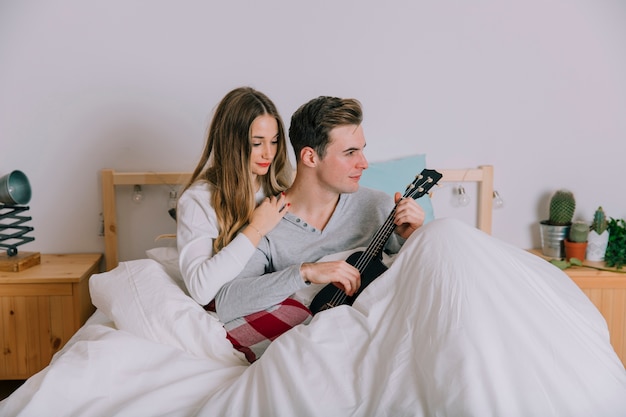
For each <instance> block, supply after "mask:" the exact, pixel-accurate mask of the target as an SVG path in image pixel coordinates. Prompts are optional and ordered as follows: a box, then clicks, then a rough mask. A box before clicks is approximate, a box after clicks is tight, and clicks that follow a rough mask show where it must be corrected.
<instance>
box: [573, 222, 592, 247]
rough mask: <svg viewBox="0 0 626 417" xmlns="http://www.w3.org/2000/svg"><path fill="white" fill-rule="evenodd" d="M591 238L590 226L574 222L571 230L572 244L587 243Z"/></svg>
mask: <svg viewBox="0 0 626 417" xmlns="http://www.w3.org/2000/svg"><path fill="white" fill-rule="evenodd" d="M587 236H589V225H588V224H587V223H585V222H574V223H572V227H570V229H569V236H568V238H569V241H570V242H586V241H587Z"/></svg>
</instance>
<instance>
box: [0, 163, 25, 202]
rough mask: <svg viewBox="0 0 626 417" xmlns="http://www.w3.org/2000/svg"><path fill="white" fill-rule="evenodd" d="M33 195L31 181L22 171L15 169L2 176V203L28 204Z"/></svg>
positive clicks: (0, 189) (0, 192)
mask: <svg viewBox="0 0 626 417" xmlns="http://www.w3.org/2000/svg"><path fill="white" fill-rule="evenodd" d="M31 195H32V193H31V190H30V183H29V182H28V178H27V177H26V174H24V173H23V172H22V171H13V172H11V173H9V174H7V175H5V176H4V177H2V178H0V203H5V204H8V205H20V204H28V202H29V201H30V197H31Z"/></svg>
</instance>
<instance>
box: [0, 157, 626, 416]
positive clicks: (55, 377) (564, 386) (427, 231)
mask: <svg viewBox="0 0 626 417" xmlns="http://www.w3.org/2000/svg"><path fill="white" fill-rule="evenodd" d="M440 172H442V174H443V178H442V181H441V182H442V183H444V184H445V183H450V184H452V183H465V182H471V183H476V184H478V186H477V188H476V189H477V193H478V198H477V199H476V202H477V215H476V225H470V224H467V222H463V221H459V220H455V219H453V218H437V219H434V220H431V221H429V222H428V223H427V224H426V225H425V226H423V227H422V228H421V229H420V230H419V231H418V232H416V233H414V234H413V236H411V238H410V239H408V240H407V242H406V243H405V245H404V247H403V249H402V250H401V251H400V253H399V254H398V255H397V256H396V257H395V258H394V260H393V264H392V265H391V266H390V268H389V269H388V270H387V272H385V273H384V274H383V275H381V276H380V277H379V278H378V279H377V280H375V281H374V282H373V283H372V284H371V285H370V286H368V287H367V288H366V289H365V291H364V292H363V293H362V294H361V296H360V297H359V298H358V299H357V301H356V302H355V303H354V305H353V306H351V307H348V306H340V307H336V308H333V309H330V310H327V311H324V312H322V313H320V314H318V315H316V316H315V317H314V318H313V320H312V321H311V322H310V323H309V324H307V325H300V326H297V327H295V328H293V329H291V330H290V331H288V332H287V333H285V334H284V335H282V336H281V337H279V338H278V339H276V340H275V341H273V342H272V344H271V345H270V346H269V348H268V349H267V351H266V352H265V353H264V355H263V356H262V357H261V358H260V359H259V360H257V361H256V362H254V363H253V364H248V363H247V361H246V360H245V358H244V357H243V355H242V354H241V353H239V352H237V351H235V350H234V349H233V348H232V346H231V345H230V342H228V341H227V339H226V338H225V331H224V329H223V327H222V325H221V323H220V322H219V320H218V319H217V318H216V317H215V316H213V315H211V314H208V313H207V312H206V311H205V310H204V309H203V308H202V307H200V306H199V305H197V304H196V303H195V302H193V301H192V300H191V298H190V297H188V296H187V295H186V294H185V291H184V285H183V284H182V281H181V277H180V276H179V272H178V271H177V268H176V262H175V259H172V255H171V250H167V249H166V250H162V251H161V250H157V251H148V252H150V253H149V254H147V256H146V258H145V259H136V260H131V261H124V262H119V261H118V259H119V254H118V250H117V248H118V229H117V215H118V213H117V210H116V203H115V195H116V188H117V187H118V186H129V185H130V186H132V185H135V184H144V185H150V184H153V185H157V184H163V183H164V182H167V183H168V184H180V183H184V182H185V181H186V180H187V178H188V174H186V173H165V172H158V173H149V172H148V173H146V172H141V173H128V172H116V171H113V170H103V171H102V175H101V178H102V192H103V204H104V208H103V215H104V223H105V259H106V268H105V269H106V271H105V272H102V273H100V274H97V275H94V276H93V277H92V278H91V280H90V289H91V293H92V294H91V295H92V300H93V303H94V305H95V306H96V307H97V310H96V312H95V313H94V314H93V316H91V317H90V318H89V320H88V321H87V323H85V325H83V326H82V327H81V328H80V330H79V331H78V332H77V333H76V334H75V335H74V337H73V338H72V339H71V340H70V341H69V342H68V343H67V344H66V345H65V346H64V347H63V349H62V350H61V351H60V352H58V353H57V354H56V355H55V357H54V358H53V360H52V362H51V363H50V365H49V366H48V367H46V368H45V369H44V370H42V371H41V372H39V373H38V374H36V375H34V376H32V377H31V378H29V379H28V380H27V381H26V382H25V383H24V384H23V385H22V386H21V387H20V388H19V389H18V390H17V391H16V392H14V393H13V394H12V395H11V396H10V397H9V398H7V399H6V400H4V401H2V402H0V415H1V416H7V417H8V416H41V415H50V413H53V414H54V415H63V416H74V415H75V416H83V415H88V416H192V415H219V416H568V417H571V416H592V415H597V416H603V417H606V416H624V415H626V371H625V370H624V367H623V365H622V364H621V362H620V361H619V359H618V357H617V355H616V354H615V352H614V351H613V349H612V347H611V345H610V342H609V334H608V329H607V326H606V322H605V321H604V319H603V318H602V316H601V315H600V313H599V312H598V311H597V309H596V308H595V307H594V306H593V304H591V302H590V301H589V299H588V298H587V297H586V296H585V295H584V294H583V293H582V292H581V291H580V289H579V288H578V287H577V286H576V285H575V284H574V283H573V282H572V281H571V280H570V279H569V278H568V277H567V276H566V275H565V274H564V273H563V272H562V271H560V270H558V269H557V268H555V267H553V266H552V265H550V264H549V263H547V262H545V261H543V260H542V259H540V258H539V257H537V256H534V255H532V254H530V253H527V252H526V251H524V250H521V249H519V248H516V247H513V246H511V245H508V244H506V243H504V242H502V241H499V240H497V239H495V238H493V237H492V236H490V232H491V211H492V205H491V202H492V194H493V167H491V166H481V167H478V168H476V169H462V170H456V169H453V170H440ZM435 193H437V191H435ZM120 215H121V214H120ZM475 226H476V227H475ZM333 256H334V257H341V256H345V254H333V255H331V256H330V257H333Z"/></svg>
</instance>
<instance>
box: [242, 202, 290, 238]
mask: <svg viewBox="0 0 626 417" xmlns="http://www.w3.org/2000/svg"><path fill="white" fill-rule="evenodd" d="M289 206H290V204H289V203H286V202H285V193H280V194H279V195H278V196H272V197H266V198H265V199H263V201H261V203H260V204H259V205H258V206H257V208H255V209H254V211H253V212H252V215H251V216H250V221H249V222H248V226H247V227H246V228H245V229H244V234H245V235H246V236H248V238H249V239H250V241H251V242H252V243H253V244H254V245H258V244H259V241H260V240H261V238H262V237H263V236H265V235H266V234H267V233H268V232H269V231H270V230H272V229H273V228H274V227H276V225H277V224H278V222H280V220H281V219H282V218H283V217H284V216H285V213H287V211H289ZM250 229H252V230H250Z"/></svg>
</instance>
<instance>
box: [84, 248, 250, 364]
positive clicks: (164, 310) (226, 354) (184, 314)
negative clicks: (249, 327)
mask: <svg viewBox="0 0 626 417" xmlns="http://www.w3.org/2000/svg"><path fill="white" fill-rule="evenodd" d="M183 285H184V284H182V283H181V282H177V281H174V279H173V278H172V277H171V276H170V275H169V274H168V273H167V272H166V270H165V268H164V267H163V266H162V265H161V264H160V263H158V262H156V261H154V260H152V259H139V260H134V261H128V262H122V263H120V264H119V266H118V267H117V268H115V269H113V270H111V271H108V272H104V273H101V274H95V275H92V277H91V279H90V280H89V290H90V292H91V300H92V302H93V304H94V305H95V306H96V307H97V308H98V309H99V310H100V311H102V312H103V313H104V314H106V315H107V317H109V319H111V320H112V321H113V322H114V323H115V325H116V327H117V328H118V329H120V330H124V331H127V332H129V333H132V334H134V335H136V336H139V337H143V338H146V339H149V340H152V341H154V342H157V343H162V344H166V345H171V346H174V347H177V348H179V349H181V350H184V351H186V352H189V353H191V354H193V355H195V356H198V357H202V358H209V359H213V360H217V361H219V362H220V363H224V364H228V365H246V364H247V361H246V360H245V357H244V356H243V354H241V353H239V352H237V351H236V350H235V349H233V346H232V344H231V343H230V342H229V341H228V339H226V331H225V330H224V327H223V325H222V323H221V322H220V321H219V320H218V319H217V317H215V316H213V315H212V314H209V313H208V312H206V311H205V310H204V309H203V308H202V307H201V306H200V305H199V304H198V303H196V302H195V301H194V300H193V299H192V298H191V297H189V296H188V295H186V294H185V292H183V290H182V286H183Z"/></svg>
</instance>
